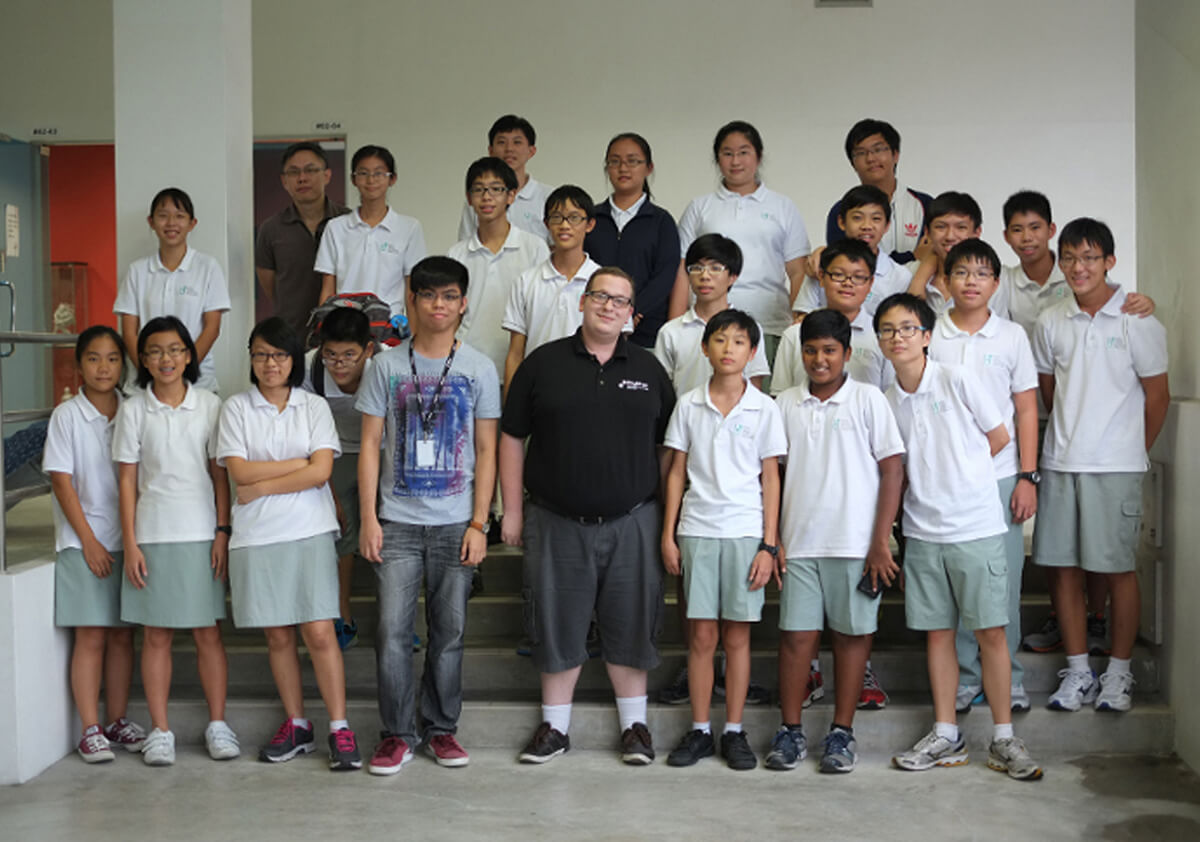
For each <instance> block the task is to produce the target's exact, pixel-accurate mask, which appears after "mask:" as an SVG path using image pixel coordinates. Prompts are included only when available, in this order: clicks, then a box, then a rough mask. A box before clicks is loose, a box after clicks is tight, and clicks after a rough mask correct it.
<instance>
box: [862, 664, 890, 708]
mask: <svg viewBox="0 0 1200 842" xmlns="http://www.w3.org/2000/svg"><path fill="white" fill-rule="evenodd" d="M887 703H888V694H887V693H885V692H884V691H883V688H882V687H880V686H879V679H878V678H876V677H875V673H874V671H872V669H871V667H870V665H869V664H868V665H867V669H866V672H864V673H863V686H862V692H861V693H859V694H858V709H859V710H883V709H884V708H885V707H887Z"/></svg>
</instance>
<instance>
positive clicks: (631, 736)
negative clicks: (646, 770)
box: [621, 722, 654, 766]
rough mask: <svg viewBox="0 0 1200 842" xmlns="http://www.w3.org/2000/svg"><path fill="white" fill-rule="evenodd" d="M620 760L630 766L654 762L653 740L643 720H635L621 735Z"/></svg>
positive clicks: (647, 764) (646, 764)
mask: <svg viewBox="0 0 1200 842" xmlns="http://www.w3.org/2000/svg"><path fill="white" fill-rule="evenodd" d="M621 760H622V761H623V762H625V763H628V764H629V765H630V766H649V765H650V764H651V763H653V762H654V741H653V740H652V739H651V738H650V729H649V728H647V727H646V724H645V723H644V722H635V723H633V725H631V726H629V727H628V728H626V729H625V733H623V734H622V735H621Z"/></svg>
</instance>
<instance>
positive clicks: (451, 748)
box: [425, 734, 471, 769]
mask: <svg viewBox="0 0 1200 842" xmlns="http://www.w3.org/2000/svg"><path fill="white" fill-rule="evenodd" d="M425 753H426V754H428V755H429V756H430V757H432V758H433V759H434V760H436V761H437V765H439V766H445V767H447V768H449V769H454V768H457V767H459V766H466V765H467V764H468V763H470V762H471V756H470V755H469V754H467V750H466V749H465V748H463V747H462V746H461V745H460V744H459V742H458V740H457V739H455V738H454V735H453V734H437V735H435V736H432V737H430V738H429V742H427V743H425Z"/></svg>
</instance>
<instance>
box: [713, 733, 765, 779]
mask: <svg viewBox="0 0 1200 842" xmlns="http://www.w3.org/2000/svg"><path fill="white" fill-rule="evenodd" d="M721 756H722V757H724V758H725V762H726V763H727V764H728V765H729V768H730V769H737V770H738V771H739V772H744V771H746V770H748V769H753V768H754V767H755V766H757V765H758V758H757V757H755V756H754V750H753V749H751V748H750V741H749V740H748V739H747V738H746V732H745V731H726V732H725V733H724V734H722V735H721Z"/></svg>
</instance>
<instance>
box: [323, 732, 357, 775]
mask: <svg viewBox="0 0 1200 842" xmlns="http://www.w3.org/2000/svg"><path fill="white" fill-rule="evenodd" d="M361 768H362V755H361V754H359V753H358V740H357V739H355V737H354V732H353V731H351V730H350V729H349V728H339V729H337V730H336V731H334V732H333V733H332V734H330V735H329V769H330V771H332V772H351V771H353V770H355V769H361Z"/></svg>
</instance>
